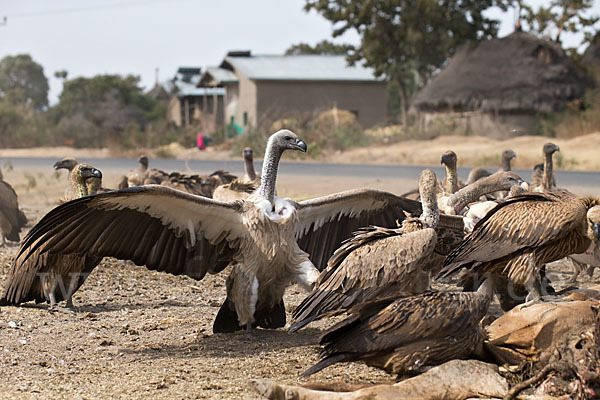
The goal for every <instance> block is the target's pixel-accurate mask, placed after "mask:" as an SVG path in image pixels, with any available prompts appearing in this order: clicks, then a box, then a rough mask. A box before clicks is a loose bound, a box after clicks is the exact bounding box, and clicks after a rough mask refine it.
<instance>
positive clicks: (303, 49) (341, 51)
mask: <svg viewBox="0 0 600 400" xmlns="http://www.w3.org/2000/svg"><path fill="white" fill-rule="evenodd" d="M353 50H354V46H352V45H351V44H336V43H333V42H330V41H328V40H322V41H320V42H319V43H317V44H316V45H314V46H311V45H310V44H308V43H298V44H295V45H293V46H290V47H289V48H288V49H287V50H286V51H285V54H286V55H299V54H331V55H339V56H341V55H344V56H345V55H347V54H349V53H350V52H351V51H353Z"/></svg>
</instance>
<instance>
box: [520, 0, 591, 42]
mask: <svg viewBox="0 0 600 400" xmlns="http://www.w3.org/2000/svg"><path fill="white" fill-rule="evenodd" d="M516 3H517V7H519V13H520V14H522V17H523V19H524V21H525V22H526V24H527V27H528V30H529V31H530V32H532V33H534V34H537V35H539V36H546V37H550V38H551V39H552V40H555V41H557V42H560V39H561V35H562V33H563V32H572V33H583V34H584V42H591V40H592V39H593V37H594V36H595V34H596V32H597V28H596V25H597V22H598V16H586V14H587V13H588V12H589V11H590V9H591V8H592V7H593V5H594V0H551V1H549V2H547V4H546V5H541V6H540V7H539V8H538V9H537V10H535V9H534V8H533V7H532V6H530V5H528V4H527V3H525V2H524V1H523V0H520V1H517V2H516Z"/></svg>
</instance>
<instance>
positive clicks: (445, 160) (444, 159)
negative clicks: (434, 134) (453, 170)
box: [440, 154, 451, 165]
mask: <svg viewBox="0 0 600 400" xmlns="http://www.w3.org/2000/svg"><path fill="white" fill-rule="evenodd" d="M450 160H451V158H450V155H448V154H444V155H442V159H441V160H440V164H443V165H450V164H451V161H450Z"/></svg>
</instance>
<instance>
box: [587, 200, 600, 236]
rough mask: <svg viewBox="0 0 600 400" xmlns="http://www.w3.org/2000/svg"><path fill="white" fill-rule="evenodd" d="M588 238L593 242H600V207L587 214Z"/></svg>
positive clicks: (591, 209)
mask: <svg viewBox="0 0 600 400" xmlns="http://www.w3.org/2000/svg"><path fill="white" fill-rule="evenodd" d="M587 221H588V236H589V238H590V239H592V240H600V206H594V207H592V208H590V209H589V210H588V212H587Z"/></svg>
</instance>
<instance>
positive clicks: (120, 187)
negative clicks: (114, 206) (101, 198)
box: [117, 175, 129, 190]
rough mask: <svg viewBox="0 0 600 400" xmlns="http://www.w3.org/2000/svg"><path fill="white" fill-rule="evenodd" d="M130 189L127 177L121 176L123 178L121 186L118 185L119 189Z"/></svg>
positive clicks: (120, 180)
mask: <svg viewBox="0 0 600 400" xmlns="http://www.w3.org/2000/svg"><path fill="white" fill-rule="evenodd" d="M128 187H129V182H128V179H127V176H126V175H121V177H120V178H119V184H118V186H117V188H118V189H119V190H121V189H125V188H128Z"/></svg>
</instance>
